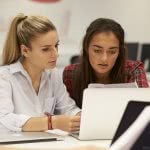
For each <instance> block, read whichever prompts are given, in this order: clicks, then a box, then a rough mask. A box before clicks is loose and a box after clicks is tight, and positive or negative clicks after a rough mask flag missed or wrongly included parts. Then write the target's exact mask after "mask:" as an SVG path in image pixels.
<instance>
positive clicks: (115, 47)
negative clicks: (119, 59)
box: [92, 45, 119, 49]
mask: <svg viewBox="0 0 150 150" xmlns="http://www.w3.org/2000/svg"><path fill="white" fill-rule="evenodd" d="M92 46H93V47H97V48H103V47H102V46H100V45H92ZM117 48H119V47H117V46H113V47H110V48H109V49H117Z"/></svg>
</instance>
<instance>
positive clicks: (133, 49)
mask: <svg viewBox="0 0 150 150" xmlns="http://www.w3.org/2000/svg"><path fill="white" fill-rule="evenodd" d="M126 46H127V49H128V59H130V60H137V59H138V51H139V43H137V42H128V43H126Z"/></svg>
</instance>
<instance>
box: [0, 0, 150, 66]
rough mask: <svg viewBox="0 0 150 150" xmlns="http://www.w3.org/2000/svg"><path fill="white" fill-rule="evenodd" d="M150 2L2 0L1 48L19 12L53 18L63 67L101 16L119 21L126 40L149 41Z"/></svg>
mask: <svg viewBox="0 0 150 150" xmlns="http://www.w3.org/2000/svg"><path fill="white" fill-rule="evenodd" d="M149 6H150V1H149V0H62V1H60V3H54V4H41V3H35V2H32V1H30V0H5V1H0V30H1V31H3V32H0V49H2V47H3V41H4V38H5V34H6V31H7V30H8V24H9V23H10V20H11V19H12V17H13V16H15V15H16V14H17V13H19V12H23V13H25V14H27V15H28V14H40V15H46V16H47V17H49V18H50V19H51V20H52V21H53V22H54V24H55V25H56V27H57V28H58V32H59V34H60V39H61V42H60V51H59V53H60V59H59V62H58V66H60V67H63V66H65V65H67V64H68V63H69V59H70V56H71V55H72V54H77V53H79V52H80V48H81V40H82V37H83V35H84V33H85V30H86V28H87V26H88V25H89V24H90V22H91V21H93V20H94V19H96V18H98V17H108V18H113V19H115V20H116V21H118V22H119V23H120V24H121V25H122V26H123V28H124V29H125V32H126V40H127V41H138V42H140V43H143V42H144V43H145V42H146V43H147V42H150V19H149V16H150V9H149ZM2 16H5V17H2ZM2 22H3V24H1V23H2ZM2 25H3V26H4V27H2Z"/></svg>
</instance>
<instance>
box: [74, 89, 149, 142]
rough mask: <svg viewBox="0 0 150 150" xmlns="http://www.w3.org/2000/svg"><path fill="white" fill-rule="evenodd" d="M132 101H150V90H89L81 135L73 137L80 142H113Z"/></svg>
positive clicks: (84, 107)
mask: <svg viewBox="0 0 150 150" xmlns="http://www.w3.org/2000/svg"><path fill="white" fill-rule="evenodd" d="M131 99H133V100H134V99H135V100H136V99H141V100H143V101H148V102H149V101H150V88H87V89H85V90H84V94H83V105H82V114H81V123H80V131H79V133H73V134H71V135H72V136H74V137H76V138H78V139H79V140H97V139H100V140H112V138H113V136H114V134H115V131H116V130H117V127H118V125H119V122H120V120H121V118H122V115H123V113H124V110H125V108H126V106H127V104H128V101H129V100H131Z"/></svg>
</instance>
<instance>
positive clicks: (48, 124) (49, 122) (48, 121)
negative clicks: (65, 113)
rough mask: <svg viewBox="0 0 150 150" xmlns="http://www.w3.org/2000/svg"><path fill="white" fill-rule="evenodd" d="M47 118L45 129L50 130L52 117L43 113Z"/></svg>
mask: <svg viewBox="0 0 150 150" xmlns="http://www.w3.org/2000/svg"><path fill="white" fill-rule="evenodd" d="M45 115H46V116H47V129H48V130H52V115H51V114H50V113H45Z"/></svg>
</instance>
